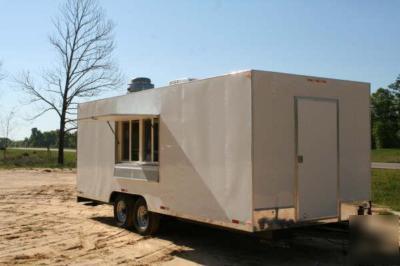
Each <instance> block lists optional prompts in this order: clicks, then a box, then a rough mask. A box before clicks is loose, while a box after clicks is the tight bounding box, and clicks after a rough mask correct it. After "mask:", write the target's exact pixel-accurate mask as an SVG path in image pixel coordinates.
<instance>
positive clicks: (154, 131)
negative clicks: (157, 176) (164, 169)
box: [153, 118, 159, 162]
mask: <svg viewBox="0 0 400 266" xmlns="http://www.w3.org/2000/svg"><path fill="white" fill-rule="evenodd" d="M153 121H154V124H153V138H154V144H153V145H154V147H153V149H154V155H153V159H154V161H155V162H158V127H159V126H158V118H154V120H153Z"/></svg>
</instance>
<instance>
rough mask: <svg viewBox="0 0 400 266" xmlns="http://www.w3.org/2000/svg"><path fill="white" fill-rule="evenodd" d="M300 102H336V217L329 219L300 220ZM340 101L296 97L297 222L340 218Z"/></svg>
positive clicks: (295, 186) (295, 167) (295, 162)
mask: <svg viewBox="0 0 400 266" xmlns="http://www.w3.org/2000/svg"><path fill="white" fill-rule="evenodd" d="M299 100H311V101H323V102H334V103H335V104H336V153H337V154H336V158H337V164H336V168H337V169H336V173H337V177H336V184H337V187H336V216H327V217H316V218H311V219H301V220H299V217H300V216H299V210H300V208H299V204H300V201H299V163H298V158H297V156H298V149H299V147H298V146H299V136H298V134H299V132H298V102H299ZM339 133H340V131H339V99H338V98H325V97H312V96H294V138H295V139H294V141H295V142H294V145H295V148H294V173H295V175H294V181H295V182H294V195H293V197H294V206H295V220H296V221H312V220H320V219H329V218H337V217H340V216H341V215H340V173H339V170H340V145H339V140H340V138H339Z"/></svg>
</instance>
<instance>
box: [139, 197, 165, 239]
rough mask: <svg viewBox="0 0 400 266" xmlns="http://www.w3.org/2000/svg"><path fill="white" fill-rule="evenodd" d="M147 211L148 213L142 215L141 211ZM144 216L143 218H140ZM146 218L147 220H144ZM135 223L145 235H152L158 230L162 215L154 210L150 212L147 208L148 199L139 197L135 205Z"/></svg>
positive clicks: (140, 232)
mask: <svg viewBox="0 0 400 266" xmlns="http://www.w3.org/2000/svg"><path fill="white" fill-rule="evenodd" d="M141 211H145V212H146V215H144V216H145V218H143V217H144V216H143V215H140V213H139V212H141ZM140 217H142V219H140ZM143 220H146V221H147V222H144V221H143ZM133 225H134V227H135V229H136V231H137V232H138V233H139V234H141V235H144V236H147V235H152V234H154V233H156V232H157V230H158V227H159V225H160V215H159V214H157V213H154V212H149V211H148V209H147V204H146V201H145V200H144V199H143V198H139V199H138V200H137V201H136V202H135V204H134V207H133Z"/></svg>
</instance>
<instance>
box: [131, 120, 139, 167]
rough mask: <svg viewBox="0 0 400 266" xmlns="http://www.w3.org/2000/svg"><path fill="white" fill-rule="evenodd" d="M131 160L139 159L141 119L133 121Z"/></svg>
mask: <svg viewBox="0 0 400 266" xmlns="http://www.w3.org/2000/svg"><path fill="white" fill-rule="evenodd" d="M131 161H139V120H135V121H132V128H131Z"/></svg>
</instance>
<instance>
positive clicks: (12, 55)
mask: <svg viewBox="0 0 400 266" xmlns="http://www.w3.org/2000/svg"><path fill="white" fill-rule="evenodd" d="M62 3H63V1H61V0H59V1H57V0H35V1H28V0H0V60H1V61H2V62H3V67H2V68H3V71H4V72H6V74H7V78H6V79H5V80H3V81H1V82H0V116H1V115H4V114H5V113H7V112H8V111H9V110H11V109H13V108H15V110H17V116H18V120H17V121H16V122H15V127H14V128H15V129H14V131H13V132H12V135H11V137H12V138H13V139H23V138H24V137H27V136H29V135H30V129H31V128H32V127H37V128H39V129H40V130H53V129H56V128H57V127H58V124H59V122H58V120H57V116H56V115H55V114H52V113H48V114H46V115H44V116H42V117H40V118H38V119H36V120H34V121H27V120H26V118H27V117H30V116H32V115H31V114H35V113H37V112H38V111H39V110H40V107H39V106H37V105H36V106H35V105H27V99H26V97H25V96H24V95H23V94H22V93H21V91H20V90H19V88H18V87H17V86H16V85H15V83H14V82H13V78H14V77H15V76H18V74H19V73H21V72H22V71H30V73H32V74H33V75H36V76H39V75H40V73H41V72H42V71H43V70H44V69H45V68H47V67H49V66H50V65H51V64H52V62H53V61H54V58H55V54H54V50H53V48H52V47H51V46H50V44H49V41H48V36H49V35H50V34H52V33H53V32H54V28H53V25H52V23H51V21H52V18H55V17H56V16H57V14H58V7H59V5H60V4H62ZM100 4H101V6H102V7H103V8H104V10H105V12H106V15H107V18H109V19H111V20H113V21H114V23H115V25H116V27H115V42H116V49H115V52H114V59H115V61H116V62H117V64H118V65H119V68H120V70H121V72H122V74H123V75H124V79H125V80H126V83H128V81H129V79H131V78H133V77H137V76H147V77H150V78H151V79H152V81H153V83H154V84H155V86H156V87H158V86H164V85H166V84H167V83H168V82H169V81H170V80H174V79H177V78H182V77H194V78H206V77H210V76H216V75H221V74H225V73H229V72H232V71H236V70H243V69H260V70H270V71H278V72H286V73H295V74H304V75H311V76H322V77H330V78H339V79H348V80H357V81H364V82H370V83H371V90H372V91H374V90H376V89H377V88H379V87H385V86H387V85H388V84H390V83H391V82H393V81H394V79H395V78H396V77H397V75H398V74H400V46H399V44H400V27H399V25H400V16H399V15H398V14H399V11H400V1H395V0H393V1H390V0H385V1H378V0H377V1H361V0H354V1H344V0H343V1H324V0H315V1H313V0H309V1H300V0H299V1H294V0H286V1H285V0H276V1H268V0H264V1H250V0H249V1H236V0H226V1H217V0H215V1H211V0H210V1H205V0H204V1H201V0H185V1H183V0H182V1H174V0H169V1H162V0H159V1H148V0H147V1H146V0H143V1H134V0H114V1H111V0H100ZM125 91H126V86H122V87H121V88H120V89H119V90H116V91H113V92H108V93H106V94H103V95H102V96H101V98H104V97H108V96H111V95H119V94H124V93H125Z"/></svg>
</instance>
